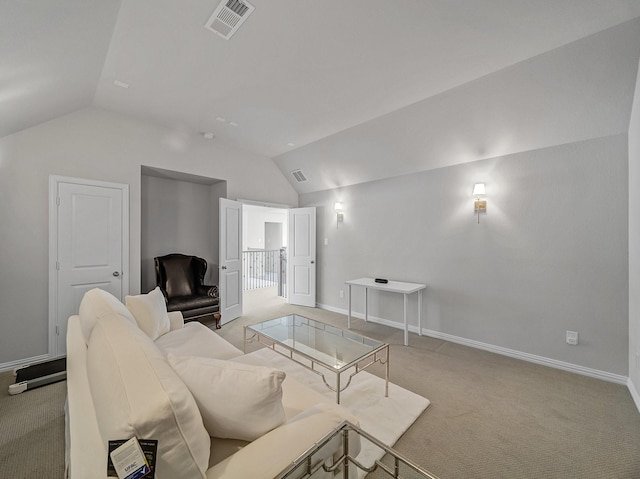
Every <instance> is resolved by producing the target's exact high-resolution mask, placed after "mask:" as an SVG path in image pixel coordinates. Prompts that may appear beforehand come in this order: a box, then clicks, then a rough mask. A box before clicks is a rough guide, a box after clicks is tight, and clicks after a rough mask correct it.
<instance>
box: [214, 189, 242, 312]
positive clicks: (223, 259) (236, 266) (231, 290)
mask: <svg viewBox="0 0 640 479" xmlns="http://www.w3.org/2000/svg"><path fill="white" fill-rule="evenodd" d="M218 289H219V293H220V314H222V320H221V323H222V324H224V323H227V322H229V321H231V320H233V319H236V318H238V317H240V316H242V203H239V202H237V201H232V200H228V199H226V198H220V279H219V284H218Z"/></svg>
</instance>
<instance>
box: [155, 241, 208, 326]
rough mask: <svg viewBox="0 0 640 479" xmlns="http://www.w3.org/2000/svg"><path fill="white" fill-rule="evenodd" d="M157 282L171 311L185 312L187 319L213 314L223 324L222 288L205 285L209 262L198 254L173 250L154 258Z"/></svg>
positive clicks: (168, 309) (183, 313)
mask: <svg viewBox="0 0 640 479" xmlns="http://www.w3.org/2000/svg"><path fill="white" fill-rule="evenodd" d="M154 263H155V268H156V284H157V285H158V286H159V287H160V290H161V291H162V294H164V297H165V300H166V302H167V311H181V312H182V315H183V316H184V319H185V321H190V320H195V319H199V318H201V317H204V316H213V317H214V319H215V320H216V327H217V328H219V327H220V313H219V311H220V299H219V297H218V287H217V286H209V285H205V284H203V282H204V275H205V273H206V272H207V261H206V260H205V259H203V258H198V257H197V256H190V255H184V254H180V253H171V254H168V255H165V256H158V257H156V258H154Z"/></svg>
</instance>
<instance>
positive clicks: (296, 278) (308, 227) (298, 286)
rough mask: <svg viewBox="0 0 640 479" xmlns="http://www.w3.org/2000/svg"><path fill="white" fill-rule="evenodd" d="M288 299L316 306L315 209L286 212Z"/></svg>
mask: <svg viewBox="0 0 640 479" xmlns="http://www.w3.org/2000/svg"><path fill="white" fill-rule="evenodd" d="M288 249H289V258H288V263H287V264H288V268H287V275H288V278H289V280H288V281H287V283H288V285H287V287H288V290H289V291H288V293H289V295H288V299H289V303H291V304H298V305H300V306H309V307H311V308H315V306H316V209H315V208H314V207H310V208H291V209H290V210H289V248H288Z"/></svg>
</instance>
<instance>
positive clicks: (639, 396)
mask: <svg viewBox="0 0 640 479" xmlns="http://www.w3.org/2000/svg"><path fill="white" fill-rule="evenodd" d="M627 387H628V388H629V392H630V393H631V397H632V398H633V402H635V403H636V407H637V408H638V412H640V392H638V389H637V388H636V386H635V384H633V381H631V378H629V381H627Z"/></svg>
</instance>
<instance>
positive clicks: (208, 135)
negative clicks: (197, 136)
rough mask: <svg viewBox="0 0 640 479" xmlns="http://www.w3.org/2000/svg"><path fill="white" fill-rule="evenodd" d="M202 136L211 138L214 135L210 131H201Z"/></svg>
mask: <svg viewBox="0 0 640 479" xmlns="http://www.w3.org/2000/svg"><path fill="white" fill-rule="evenodd" d="M202 136H203V137H204V138H206V139H207V140H213V139H214V138H215V135H214V134H213V133H211V132H210V131H204V132H202Z"/></svg>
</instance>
